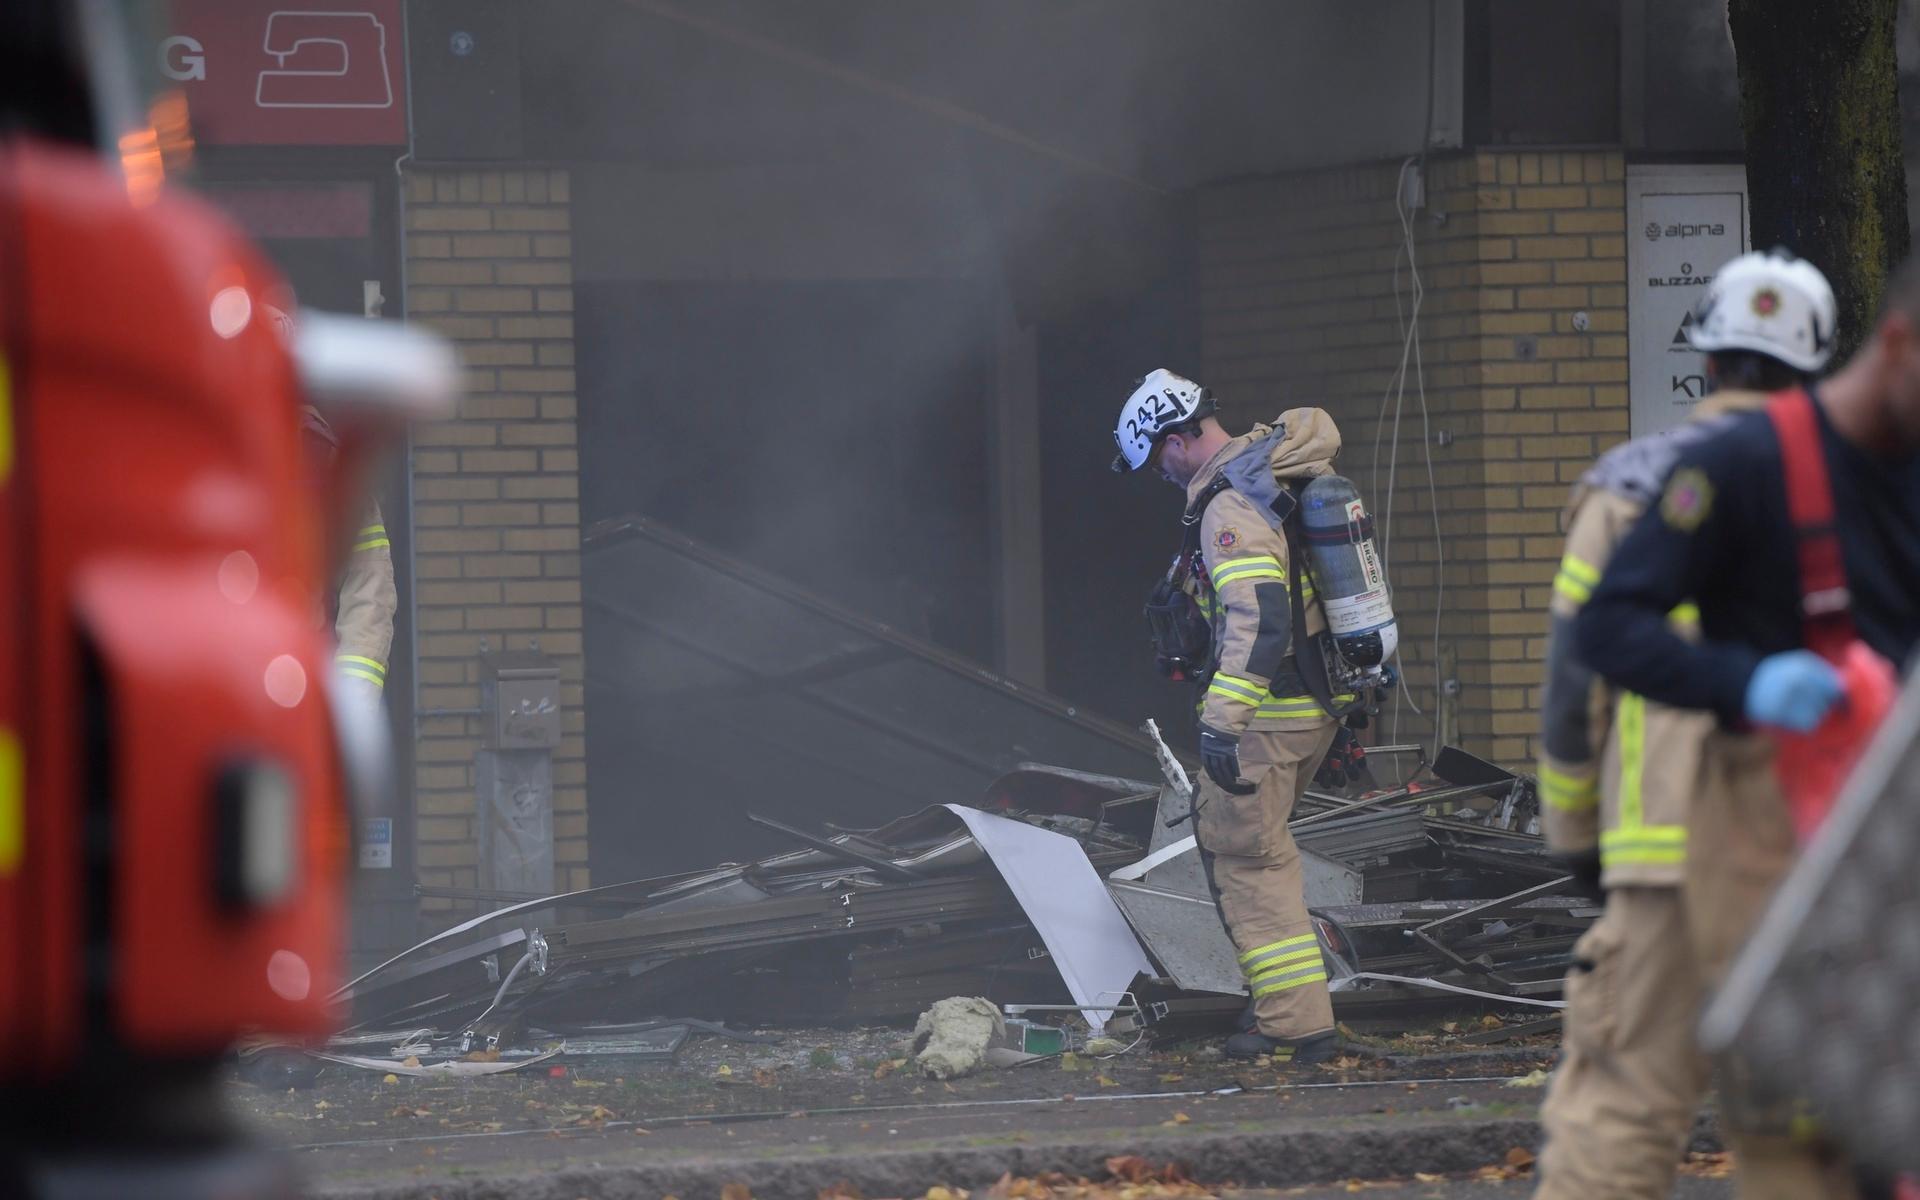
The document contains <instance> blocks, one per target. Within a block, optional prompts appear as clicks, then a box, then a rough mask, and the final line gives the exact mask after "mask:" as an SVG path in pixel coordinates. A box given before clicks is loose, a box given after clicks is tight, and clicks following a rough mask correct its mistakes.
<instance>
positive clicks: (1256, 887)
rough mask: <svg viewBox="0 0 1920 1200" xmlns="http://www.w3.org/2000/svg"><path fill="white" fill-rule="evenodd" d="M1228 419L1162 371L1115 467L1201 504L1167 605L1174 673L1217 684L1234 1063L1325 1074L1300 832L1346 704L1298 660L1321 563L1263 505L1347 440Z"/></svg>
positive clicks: (1200, 838)
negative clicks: (1239, 1012)
mask: <svg viewBox="0 0 1920 1200" xmlns="http://www.w3.org/2000/svg"><path fill="white" fill-rule="evenodd" d="M1216 408H1217V404H1216V402H1215V400H1214V398H1213V395H1212V394H1211V393H1210V392H1208V391H1207V390H1206V389H1204V388H1202V387H1200V386H1199V385H1198V384H1196V383H1194V382H1193V381H1192V380H1189V379H1184V378H1182V377H1180V376H1179V375H1176V374H1174V373H1173V372H1171V371H1168V370H1164V369H1162V370H1157V371H1155V372H1153V373H1152V374H1151V375H1148V376H1147V377H1146V378H1145V379H1144V380H1142V381H1141V383H1140V385H1139V387H1138V388H1137V389H1136V390H1135V391H1134V393H1133V394H1132V395H1131V396H1129V397H1128V399H1127V402H1126V405H1125V406H1124V407H1123V408H1122V410H1121V414H1120V420H1119V424H1118V426H1117V427H1116V429H1115V432H1114V437H1115V439H1116V440H1117V441H1118V442H1119V444H1120V454H1119V456H1118V457H1116V458H1115V459H1114V464H1113V465H1114V469H1115V470H1116V471H1137V470H1140V469H1142V468H1147V469H1151V470H1154V471H1157V472H1159V474H1160V475H1161V476H1162V477H1163V478H1165V479H1166V480H1167V481H1168V482H1169V483H1172V484H1174V485H1176V486H1178V487H1181V488H1183V489H1184V490H1185V491H1186V495H1187V507H1186V513H1185V516H1184V518H1183V520H1184V522H1185V527H1186V529H1187V544H1186V545H1185V546H1184V547H1183V549H1182V551H1181V554H1180V557H1179V559H1178V560H1176V562H1175V566H1174V572H1173V574H1171V575H1170V576H1169V578H1168V579H1167V580H1166V581H1163V583H1162V586H1161V587H1160V588H1159V589H1156V595H1155V598H1154V601H1153V602H1152V605H1158V606H1160V607H1161V608H1162V610H1163V611H1165V612H1172V613H1175V614H1185V615H1184V616H1180V615H1174V616H1172V617H1171V619H1170V620H1169V621H1166V622H1162V621H1159V620H1156V622H1155V628H1156V641H1157V642H1159V643H1160V644H1159V645H1158V646H1157V652H1158V654H1159V656H1160V659H1161V666H1162V670H1163V671H1164V672H1166V673H1168V674H1169V675H1171V676H1173V677H1175V678H1195V679H1200V678H1205V679H1206V691H1205V694H1204V698H1203V702H1202V705H1201V711H1200V755H1201V761H1202V763H1203V765H1204V767H1205V778H1203V779H1201V780H1200V781H1199V782H1198V785H1197V787H1196V788H1195V791H1194V836H1195V838H1196V840H1197V842H1198V844H1199V848H1200V855H1201V861H1202V863H1203V864H1204V865H1205V867H1206V872H1207V879H1208V883H1209V885H1210V886H1211V887H1212V889H1213V893H1214V898H1215V899H1216V900H1217V901H1218V903H1219V905H1220V912H1221V916H1222V918H1223V919H1224V920H1225V922H1226V926H1227V932H1228V933H1229V934H1230V935H1231V936H1232V938H1233V943H1234V947H1235V948H1236V949H1237V950H1238V951H1239V954H1240V968H1241V971H1242V973H1243V974H1244V975H1245V977H1246V980H1247V987H1248V990H1249V992H1250V994H1251V996H1252V1010H1253V1011H1252V1015H1253V1017H1254V1018H1255V1024H1254V1027H1253V1028H1250V1029H1247V1028H1243V1029H1242V1030H1241V1032H1239V1033H1237V1034H1235V1035H1234V1036H1232V1037H1231V1038H1229V1039H1228V1040H1227V1053H1228V1054H1229V1055H1231V1056H1233V1057H1236V1058H1253V1057H1258V1056H1261V1055H1268V1056H1271V1057H1273V1058H1275V1059H1276V1060H1280V1061H1291V1062H1294V1063H1312V1062H1322V1061H1325V1060H1327V1059H1329V1058H1331V1057H1333V1056H1334V1054H1335V1053H1336V1052H1337V1050H1338V1047H1339V1036H1338V1033H1337V1031H1336V1029H1335V1027H1334V1020H1333V1003H1332V1000H1331V999H1330V998H1329V996H1328V993H1327V969H1326V964H1325V962H1324V961H1323V959H1322V957H1321V950H1320V945H1319V940H1318V938H1317V937H1316V936H1315V934H1314V929H1313V923H1312V920H1311V919H1310V918H1309V916H1308V914H1307V905H1306V898H1305V892H1304V888H1305V880H1304V877H1303V875H1302V870H1301V862H1300V852H1299V849H1298V847H1296V846H1295V844H1294V840H1293V834H1292V833H1291V832H1290V831H1289V830H1288V828H1287V820H1288V818H1289V817H1290V816H1291V815H1292V812H1293V807H1294V804H1295V803H1296V802H1297V801H1298V800H1299V798H1300V794H1301V793H1302V792H1303V791H1305V790H1306V787H1307V784H1308V782H1309V781H1310V780H1312V778H1313V776H1314V773H1315V771H1316V770H1317V769H1318V767H1319V766H1320V763H1321V761H1322V759H1323V758H1325V756H1326V754H1327V751H1328V749H1329V747H1331V746H1332V745H1333V742H1334V735H1335V731H1336V729H1338V728H1339V725H1338V722H1337V721H1336V720H1335V719H1334V717H1332V716H1331V715H1329V712H1328V707H1327V703H1326V702H1328V701H1330V700H1331V697H1316V695H1315V691H1314V688H1313V686H1312V684H1310V682H1309V679H1308V677H1307V673H1306V671H1305V670H1303V664H1304V663H1305V660H1306V659H1308V658H1310V657H1311V655H1296V653H1295V638H1294V636H1293V635H1294V633H1295V630H1294V627H1293V625H1294V614H1295V613H1296V612H1299V613H1303V614H1304V620H1303V621H1302V625H1303V629H1302V630H1301V632H1302V633H1303V634H1304V635H1305V637H1311V636H1314V635H1316V634H1318V633H1321V632H1323V631H1324V630H1325V629H1326V627H1327V623H1326V617H1325V614H1324V613H1323V612H1322V610H1321V606H1320V604H1319V601H1318V599H1317V597H1315V596H1314V595H1313V591H1312V585H1311V582H1310V581H1309V580H1308V579H1307V577H1306V574H1305V565H1306V564H1304V563H1299V564H1294V563H1293V562H1292V558H1291V556H1290V555H1289V553H1288V539H1287V537H1286V536H1284V534H1283V533H1282V531H1281V529H1280V528H1279V527H1278V525H1279V521H1278V519H1276V518H1275V517H1270V516H1268V515H1266V513H1267V512H1268V511H1277V510H1274V509H1271V508H1264V509H1263V507H1256V504H1262V503H1263V502H1264V501H1269V500H1275V501H1277V500H1279V498H1280V497H1281V496H1286V495H1290V493H1288V492H1287V491H1286V485H1287V484H1288V483H1289V482H1305V481H1307V480H1311V479H1313V478H1315V477H1318V476H1321V475H1330V474H1332V472H1333V458H1334V456H1335V455H1336V454H1338V453H1339V451H1340V433H1339V431H1338V430H1337V429H1335V428H1334V424H1333V420H1332V418H1330V417H1329V416H1328V415H1327V414H1326V413H1325V412H1323V411H1321V410H1319V409H1317V408H1298V409H1294V410H1292V411H1290V412H1287V413H1283V414H1282V415H1281V416H1280V417H1279V418H1278V420H1277V421H1276V422H1275V423H1274V424H1273V425H1255V426H1254V427H1253V428H1252V429H1251V430H1249V431H1248V432H1247V433H1244V434H1242V435H1240V436H1239V437H1231V436H1229V435H1228V433H1227V432H1226V430H1225V429H1224V428H1222V427H1221V425H1220V422H1219V420H1218V419H1217V418H1216V417H1215V415H1214V414H1215V411H1216ZM1293 566H1297V567H1298V568H1299V569H1298V570H1292V569H1290V568H1291V567H1293ZM1296 579H1297V580H1298V581H1299V585H1300V586H1299V589H1298V594H1296V593H1295V591H1294V580H1296ZM1152 605H1150V615H1151V607H1152ZM1183 631H1184V632H1183ZM1163 634H1164V635H1165V636H1163ZM1182 643H1184V644H1182ZM1301 644H1302V645H1306V644H1307V643H1306V642H1305V638H1304V637H1303V638H1302V639H1301ZM1308 665H1309V666H1310V664H1308Z"/></svg>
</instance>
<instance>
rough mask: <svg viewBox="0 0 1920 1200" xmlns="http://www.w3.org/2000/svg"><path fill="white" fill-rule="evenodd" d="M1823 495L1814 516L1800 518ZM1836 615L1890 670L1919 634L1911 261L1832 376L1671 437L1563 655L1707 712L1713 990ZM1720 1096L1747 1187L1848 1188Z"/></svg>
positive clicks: (1697, 899)
mask: <svg viewBox="0 0 1920 1200" xmlns="http://www.w3.org/2000/svg"><path fill="white" fill-rule="evenodd" d="M1780 300H1784V297H1783V296H1782V297H1768V296H1765V295H1756V296H1755V297H1753V298H1752V299H1751V300H1749V303H1750V304H1759V305H1770V304H1773V303H1776V302H1777V301H1780ZM1707 315H1708V316H1709V317H1711V316H1713V314H1712V313H1709V314H1707ZM1821 505H1824V506H1825V507H1826V508H1827V509H1828V512H1829V517H1828V519H1825V520H1822V521H1819V522H1813V521H1809V520H1807V519H1805V514H1806V513H1807V512H1809V511H1811V509H1812V508H1813V507H1819V506H1821ZM1810 506H1811V507H1810ZM1796 512H1798V513H1800V514H1802V516H1801V519H1799V520H1796V519H1795V517H1794V516H1793V514H1794V513H1796ZM1822 576H1824V577H1825V578H1821V577H1822ZM1687 602H1692V603H1693V604H1694V605H1695V606H1697V608H1698V610H1699V636H1698V637H1697V638H1694V639H1689V638H1687V637H1685V636H1683V635H1682V634H1681V633H1680V632H1678V631H1676V630H1675V629H1674V628H1673V626H1672V624H1671V623H1670V620H1669V614H1670V613H1671V612H1672V611H1673V609H1674V607H1675V606H1676V605H1680V604H1683V603H1687ZM1837 628H1838V629H1843V630H1844V636H1842V637H1841V638H1839V639H1838V642H1839V643H1840V644H1844V645H1848V646H1856V643H1864V646H1865V647H1866V648H1867V649H1868V650H1870V651H1872V652H1873V653H1876V654H1878V655H1879V656H1880V657H1882V658H1884V659H1885V660H1887V662H1889V663H1891V664H1894V665H1896V666H1898V667H1902V668H1904V667H1905V665H1906V664H1907V662H1908V661H1909V659H1910V656H1911V655H1912V653H1913V650H1914V647H1915V644H1916V642H1920V269H1916V266H1915V264H1913V263H1909V264H1908V265H1907V266H1906V267H1905V268H1903V269H1902V270H1901V272H1900V273H1899V274H1897V275H1896V276H1895V277H1894V278H1893V279H1892V280H1891V281H1890V282H1889V284H1888V287H1887V291H1886V300H1885V305H1884V308H1883V311H1882V313H1881V315H1880V317H1879V319H1878V322H1877V324H1876V325H1875V327H1874V329H1873V332H1872V335H1871V336H1870V337H1869V339H1868V340H1867V342H1866V343H1865V345H1864V346H1862V347H1861V349H1860V350H1859V351H1858V353H1856V354H1855V355H1854V357H1853V358H1852V359H1851V360H1850V361H1849V362H1848V363H1847V364H1846V365H1845V366H1844V367H1843V368H1841V369H1840V371H1839V372H1838V373H1837V374H1835V375H1834V376H1833V377H1832V378H1831V379H1829V380H1827V381H1826V382H1824V383H1822V384H1820V385H1819V386H1818V387H1817V388H1808V389H1806V390H1804V391H1802V390H1797V389H1796V390H1793V391H1788V392H1783V393H1780V394H1778V395H1776V396H1775V397H1774V398H1773V399H1772V400H1771V401H1770V402H1769V404H1768V406H1767V408H1766V409H1764V410H1762V411H1759V412H1747V413H1740V414H1736V415H1734V416H1732V417H1730V418H1728V419H1726V420H1725V421H1724V423H1723V424H1721V425H1720V426H1719V427H1717V428H1715V429H1714V430H1712V431H1711V432H1710V433H1709V434H1708V435H1707V436H1705V437H1701V438H1699V439H1697V440H1694V441H1692V442H1690V443H1688V444H1686V445H1684V446H1682V447H1681V448H1680V449H1679V450H1678V452H1677V453H1676V454H1675V455H1674V462H1673V465H1672V469H1671V471H1670V472H1669V473H1668V474H1667V476H1666V478H1665V481H1664V483H1663V485H1662V487H1661V489H1660V493H1659V496H1658V498H1657V499H1656V500H1654V501H1653V502H1652V503H1651V504H1650V505H1649V507H1648V509H1647V511H1646V512H1645V513H1644V514H1643V515H1642V516H1641V517H1640V518H1639V519H1638V520H1637V521H1635V522H1634V524H1633V526H1632V527H1631V529H1630V530H1629V531H1628V532H1627V534H1626V536H1625V538H1624V539H1623V540H1622V541H1621V543H1620V545H1619V548H1618V549H1617V550H1616V551H1615V553H1614V555H1613V557H1612V559H1611V561H1610V562H1609V563H1608V565H1607V567H1606V570H1605V571H1604V573H1603V574H1602V575H1601V577H1600V579H1599V581H1598V583H1597V585H1596V586H1595V587H1594V588H1593V593H1592V596H1591V598H1590V599H1588V601H1587V603H1586V605H1585V606H1584V607H1583V608H1582V610H1581V612H1580V615H1579V617H1578V618H1577V619H1576V621H1575V623H1574V635H1575V644H1576V650H1577V653H1578V654H1579V656H1580V657H1581V658H1582V659H1583V660H1584V661H1585V662H1586V663H1587V665H1588V666H1590V667H1591V668H1592V669H1593V670H1594V671H1596V672H1598V673H1599V674H1600V675H1601V676H1603V677H1604V678H1605V679H1606V680H1607V681H1608V682H1609V683H1611V684H1613V685H1614V686H1616V687H1618V688H1621V689H1625V690H1629V691H1631V692H1633V693H1635V694H1638V695H1640V696H1644V697H1646V698H1647V700H1649V701H1652V702H1658V703H1661V704H1666V705H1669V706H1672V707H1676V708H1687V709H1698V710H1702V711H1704V712H1707V713H1710V714H1712V717H1713V720H1714V727H1713V728H1712V729H1711V731H1709V732H1708V733H1707V734H1706V736H1705V739H1704V742H1703V745H1702V752H1701V762H1700V768H1699V771H1700V774H1699V782H1698V784H1697V785H1696V787H1695V789H1694V795H1693V801H1692V809H1691V813H1690V823H1691V828H1690V830H1689V837H1690V839H1691V840H1692V842H1693V843H1694V844H1695V845H1696V846H1699V847H1702V848H1707V847H1710V848H1711V852H1710V853H1705V852H1703V853H1700V854H1697V855H1693V856H1690V858H1689V862H1688V871H1687V877H1686V882H1685V887H1686V891H1687V896H1686V908H1687V914H1688V920H1689V925H1690V929H1689V933H1690V937H1691V946H1692V953H1693V955H1694V956H1695V959H1696V970H1698V971H1699V972H1700V974H1701V975H1702V976H1703V978H1704V980H1705V983H1706V985H1707V986H1709V987H1711V986H1714V985H1716V984H1717V983H1718V982H1719V980H1720V979H1721V978H1722V976H1723V975H1724V974H1725V971H1726V969H1727V967H1728V965H1729V963H1730V962H1731V959H1732V957H1733V955H1734V953H1735V952H1736V951H1737V950H1738V949H1739V946H1740V944H1741V943H1742V942H1743V941H1744V940H1745V938H1746V936H1747V933H1748V931H1749V930H1750V929H1751V928H1752V926H1753V923H1754V922H1755V921H1756V920H1757V919H1758V917H1759V915H1760V912H1761V910H1762V908H1763V906H1764V904H1765V902H1766V900H1767V897H1768V894H1769V893H1770V892H1771V890H1772V888H1773V886H1774V884H1775V883H1776V882H1777V881H1778V880H1779V879H1780V877H1781V876H1782V875H1783V874H1784V873H1785V871H1786V870H1787V868H1788V866H1789V865H1790V863H1791V860H1792V857H1793V854H1794V850H1795V832H1794V828H1793V826H1792V823H1791V821H1790V819H1789V813H1788V810H1787V805H1786V801H1785V798H1784V796H1783V793H1782V790H1781V787H1780V783H1779V780H1778V777H1777V775H1776V771H1775V766H1776V764H1775V747H1776V737H1777V735H1778V734H1779V733H1780V732H1782V731H1789V732H1800V733H1804V732H1808V731H1811V730H1814V729H1815V728H1817V727H1818V726H1819V725H1820V724H1821V723H1822V722H1823V721H1824V720H1825V718H1826V717H1827V716H1828V715H1829V713H1831V712H1832V711H1833V710H1834V709H1835V708H1836V706H1838V705H1840V704H1842V703H1844V695H1843V693H1844V689H1843V685H1842V680H1841V676H1840V674H1839V672H1838V671H1837V670H1836V668H1835V666H1834V663H1833V661H1832V658H1833V647H1834V645H1835V638H1834V633H1835V631H1836V629H1837ZM1856 648H1857V646H1856ZM1817 1034H1818V1031H1817V1030H1809V1031H1808V1035H1809V1036H1817ZM1732 1067H1733V1069H1734V1070H1736V1071H1737V1064H1732ZM1720 1091H1721V1097H1722V1109H1723V1111H1722V1127H1723V1128H1724V1129H1726V1130H1727V1131H1728V1133H1729V1135H1730V1138H1731V1140H1732V1142H1733V1145H1734V1150H1735V1158H1736V1160H1737V1162H1738V1163H1739V1167H1740V1170H1741V1195H1743V1196H1748V1195H1754V1196H1780V1197H1787V1196H1797V1197H1806V1196H1835V1197H1846V1196H1854V1195H1857V1194H1858V1192H1857V1189H1856V1187H1855V1183H1854V1180H1853V1177H1852V1175H1851V1173H1850V1171H1849V1170H1848V1169H1847V1167H1846V1164H1845V1163H1844V1162H1843V1161H1841V1160H1840V1159H1839V1158H1838V1156H1837V1155H1836V1154H1835V1153H1834V1152H1833V1151H1832V1150H1831V1148H1830V1147H1829V1146H1827V1145H1826V1144H1824V1143H1823V1142H1822V1141H1821V1140H1820V1139H1819V1138H1818V1136H1817V1131H1815V1132H1812V1133H1810V1132H1809V1126H1808V1122H1807V1121H1806V1120H1805V1119H1804V1117H1803V1116H1802V1115H1801V1114H1798V1113H1796V1112H1795V1110H1794V1107H1793V1106H1792V1105H1791V1104H1790V1103H1785V1102H1782V1101H1780V1100H1778V1099H1776V1098H1772V1097H1765V1096H1761V1095H1758V1094H1756V1093H1755V1092H1754V1090H1753V1089H1752V1088H1751V1087H1750V1086H1746V1085H1744V1084H1741V1083H1738V1082H1734V1081H1729V1080H1727V1079H1723V1080H1722V1081H1721V1088H1720Z"/></svg>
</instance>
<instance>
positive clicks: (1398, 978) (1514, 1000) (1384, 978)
mask: <svg viewBox="0 0 1920 1200" xmlns="http://www.w3.org/2000/svg"><path fill="white" fill-rule="evenodd" d="M1361 979H1377V980H1379V981H1380V982H1381V983H1402V984H1406V985H1407V986H1409V987H1423V988H1432V989H1434V990H1435V991H1440V992H1458V993H1459V994H1460V995H1462V996H1477V997H1479V998H1480V999H1482V1000H1498V1001H1499V1002H1500V1003H1502V1004H1529V1005H1532V1006H1533V1007H1535V1008H1552V1009H1562V1008H1565V1007H1566V1006H1567V1002H1566V1001H1565V1000H1535V999H1533V998H1531V997H1529V996H1503V995H1501V994H1500V993H1499V992H1480V991H1475V990H1474V989H1472V988H1464V987H1458V986H1456V985H1454V984H1451V983H1441V982H1440V981H1439V980H1437V979H1419V978H1416V977H1414V976H1412V975H1381V974H1379V973H1377V972H1374V971H1361V972H1359V973H1358V974H1354V975H1342V976H1341V977H1340V978H1338V979H1336V980H1334V981H1333V982H1332V983H1330V984H1328V985H1327V990H1328V991H1333V992H1344V991H1347V990H1348V989H1347V988H1346V987H1345V986H1344V985H1345V984H1346V983H1348V982H1349V981H1354V980H1361Z"/></svg>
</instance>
